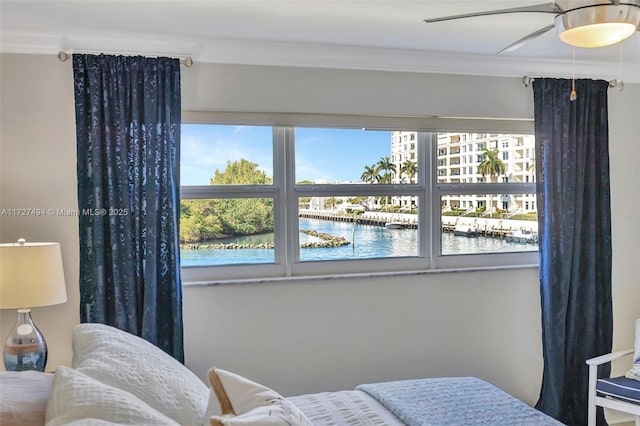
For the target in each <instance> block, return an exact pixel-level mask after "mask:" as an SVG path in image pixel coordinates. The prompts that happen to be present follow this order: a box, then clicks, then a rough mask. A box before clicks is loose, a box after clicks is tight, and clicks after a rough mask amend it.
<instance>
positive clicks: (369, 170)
mask: <svg viewBox="0 0 640 426" xmlns="http://www.w3.org/2000/svg"><path fill="white" fill-rule="evenodd" d="M360 180H362V181H363V182H367V183H374V182H378V181H379V180H380V174H379V173H378V170H377V168H376V165H375V164H373V165H371V166H364V172H362V175H361V176H360Z"/></svg>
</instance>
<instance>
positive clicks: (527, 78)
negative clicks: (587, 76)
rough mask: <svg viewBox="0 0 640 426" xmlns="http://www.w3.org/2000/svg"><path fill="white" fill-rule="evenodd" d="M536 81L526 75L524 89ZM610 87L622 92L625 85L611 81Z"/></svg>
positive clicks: (523, 80)
mask: <svg viewBox="0 0 640 426" xmlns="http://www.w3.org/2000/svg"><path fill="white" fill-rule="evenodd" d="M534 80H535V78H534V77H530V76H528V75H525V76H524V77H522V84H524V87H529V85H530V84H531V83H533V81H534ZM609 87H617V88H618V90H622V89H621V87H624V84H623V83H622V81H618V80H610V81H609Z"/></svg>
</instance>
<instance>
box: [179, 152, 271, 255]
mask: <svg viewBox="0 0 640 426" xmlns="http://www.w3.org/2000/svg"><path fill="white" fill-rule="evenodd" d="M258 167H259V166H258V164H256V163H252V162H250V161H248V160H245V159H241V160H239V161H234V162H231V161H229V162H227V167H226V168H225V169H224V170H223V171H220V170H217V169H216V171H215V174H214V177H213V178H212V179H211V184H212V185H243V184H244V185H256V184H257V185H260V184H264V185H267V184H270V183H271V182H272V179H271V178H270V177H269V176H267V174H266V173H265V172H264V171H262V170H259V168H258ZM271 231H273V199H271V198H240V199H213V200H185V201H182V202H180V241H181V242H183V243H195V242H202V241H211V240H215V239H219V238H223V237H226V236H229V235H251V234H259V233H265V232H271Z"/></svg>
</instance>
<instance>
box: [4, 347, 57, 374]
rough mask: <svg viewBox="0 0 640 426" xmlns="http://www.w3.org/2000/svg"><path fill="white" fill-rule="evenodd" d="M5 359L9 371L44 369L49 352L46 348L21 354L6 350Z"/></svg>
mask: <svg viewBox="0 0 640 426" xmlns="http://www.w3.org/2000/svg"><path fill="white" fill-rule="evenodd" d="M3 361H4V367H5V368H6V370H7V371H25V370H37V371H44V367H45V365H46V364H47V352H46V350H44V349H40V350H35V351H29V352H23V353H19V354H18V353H7V352H5V353H4V355H3Z"/></svg>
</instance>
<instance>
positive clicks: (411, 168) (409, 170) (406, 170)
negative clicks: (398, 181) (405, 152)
mask: <svg viewBox="0 0 640 426" xmlns="http://www.w3.org/2000/svg"><path fill="white" fill-rule="evenodd" d="M417 172H418V163H416V162H415V161H411V160H407V161H405V162H404V164H403V165H402V166H401V167H400V176H402V175H406V176H407V178H408V179H409V183H413V177H414V176H415V175H416V173H417Z"/></svg>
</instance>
